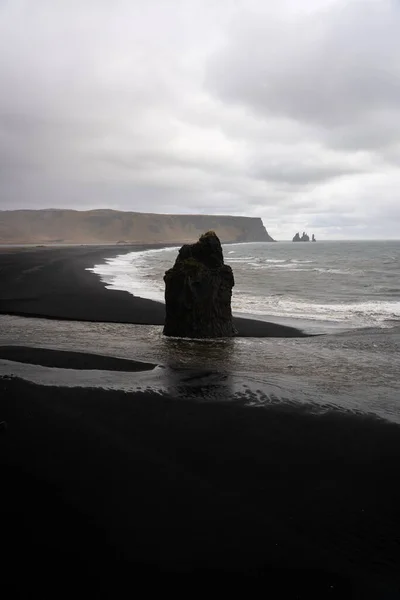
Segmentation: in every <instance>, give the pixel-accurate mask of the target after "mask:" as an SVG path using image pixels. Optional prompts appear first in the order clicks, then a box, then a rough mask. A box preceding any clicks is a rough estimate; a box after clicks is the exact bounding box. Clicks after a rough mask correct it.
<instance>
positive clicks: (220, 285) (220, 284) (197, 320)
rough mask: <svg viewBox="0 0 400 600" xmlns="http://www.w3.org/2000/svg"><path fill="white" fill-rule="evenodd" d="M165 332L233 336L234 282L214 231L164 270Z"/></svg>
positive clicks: (186, 247)
mask: <svg viewBox="0 0 400 600" xmlns="http://www.w3.org/2000/svg"><path fill="white" fill-rule="evenodd" d="M164 282H165V312H166V314H165V325H164V335H168V336H176V337H189V338H216V337H232V336H234V335H235V334H236V333H237V332H236V330H235V327H234V325H233V321H232V310H231V297H232V288H233V286H234V285H235V282H234V278H233V273H232V269H231V267H229V266H228V265H225V264H224V257H223V253H222V247H221V242H220V241H219V238H218V237H217V235H216V233H215V232H214V231H208V232H207V233H204V234H203V235H202V236H201V237H200V239H199V241H198V242H196V243H195V244H185V245H184V246H182V248H181V249H180V250H179V253H178V256H177V258H176V261H175V264H174V266H173V267H172V269H169V270H168V271H166V273H165V275H164Z"/></svg>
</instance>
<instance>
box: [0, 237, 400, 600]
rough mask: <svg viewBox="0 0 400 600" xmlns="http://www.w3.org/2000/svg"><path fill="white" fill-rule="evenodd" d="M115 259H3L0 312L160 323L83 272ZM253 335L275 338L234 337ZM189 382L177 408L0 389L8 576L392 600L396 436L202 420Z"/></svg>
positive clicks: (78, 255)
mask: <svg viewBox="0 0 400 600" xmlns="http://www.w3.org/2000/svg"><path fill="white" fill-rule="evenodd" d="M125 250H126V251H131V249H127V248H120V247H118V248H107V249H104V248H63V249H39V248H38V249H34V250H29V251H27V250H23V251H22V250H21V251H18V252H14V251H13V252H4V251H3V252H2V253H1V254H0V266H1V271H0V285H1V290H0V298H1V299H0V312H3V313H11V314H25V315H30V316H34V315H36V316H37V315H41V316H43V317H50V318H58V319H60V318H64V319H79V320H86V321H92V320H95V317H99V318H100V317H102V318H104V320H105V321H107V320H110V321H111V322H116V321H117V320H118V319H120V320H121V322H134V323H154V324H157V323H160V321H157V319H161V317H162V315H163V306H162V305H161V304H158V303H155V302H151V301H147V300H143V301H142V300H141V299H140V298H133V297H132V296H130V295H129V294H126V293H124V292H115V291H109V290H105V288H104V286H103V285H102V284H101V282H100V281H99V279H98V278H97V277H96V276H95V275H93V274H92V273H90V272H88V271H85V270H84V269H85V268H86V267H91V266H93V265H94V264H96V263H98V262H100V261H101V260H102V259H104V258H105V257H106V256H107V257H108V256H112V255H117V254H120V253H122V252H123V251H125ZM107 317H108V319H107ZM125 319H126V321H125ZM264 326H265V328H264V329H263V327H264ZM252 327H254V328H256V329H255V330H252ZM276 327H277V328H278V330H277V331H278V335H279V336H282V337H285V335H289V336H291V335H294V334H295V333H294V332H296V330H291V331H286V328H283V329H282V328H280V326H278V325H277V326H276ZM252 331H257V332H260V331H262V332H263V335H271V332H272V331H273V330H271V329H270V325H269V324H268V323H265V324H264V323H261V324H257V322H251V321H250V322H249V321H247V320H243V329H242V332H241V334H242V335H253V333H252ZM132 345H134V340H132ZM17 346H18V347H17ZM38 346H40V340H38ZM138 358H139V357H138ZM1 359H6V360H13V361H16V363H15V364H17V363H18V362H27V363H30V364H37V365H44V366H47V367H57V368H63V369H107V370H109V369H113V368H114V369H116V370H119V369H121V370H130V371H132V375H131V376H132V377H133V378H134V377H136V376H137V375H135V373H133V371H136V370H137V371H138V370H142V369H145V368H148V369H151V368H152V367H153V366H154V365H152V364H150V363H149V362H148V361H147V364H145V365H144V366H143V365H142V363H140V362H139V361H136V362H135V361H128V360H125V361H124V360H121V359H118V358H115V357H113V356H110V357H106V356H96V355H95V354H93V353H92V354H87V355H86V354H84V353H82V352H61V351H57V350H48V349H43V348H28V347H24V346H22V345H21V344H18V340H15V346H11V347H1V348H0V360H1ZM155 362H156V361H155ZM150 372H151V371H150ZM73 373H74V372H73V370H72V371H71V378H73V376H74V374H73ZM185 381H187V382H190V369H188V370H187V372H186V378H185V379H183V378H182V385H181V392H180V395H179V398H177V397H173V396H171V395H169V394H166V393H157V391H156V390H153V391H152V392H149V391H137V392H133V393H124V392H122V391H116V390H105V389H100V388H97V389H90V388H75V387H72V388H66V387H65V388H62V387H51V386H44V385H37V384H34V383H30V382H28V381H24V380H23V379H19V378H17V377H3V378H0V469H1V496H0V497H1V503H2V504H1V508H2V515H3V522H2V529H1V535H2V546H3V548H6V550H7V552H6V560H5V562H4V563H3V567H4V572H5V573H7V574H9V575H10V574H14V573H16V574H17V575H18V573H23V574H24V577H25V578H26V580H27V581H28V582H29V581H30V577H31V576H32V575H33V576H35V575H36V576H37V575H38V574H41V573H43V571H45V573H52V574H53V576H58V577H61V578H63V579H59V581H63V580H64V579H66V580H68V581H77V582H78V581H79V578H80V577H84V578H89V579H90V581H91V584H92V585H93V589H98V588H101V587H102V586H104V584H105V582H106V581H107V583H109V579H112V580H113V581H114V582H117V581H120V578H125V577H126V578H127V579H128V580H129V581H130V582H131V584H130V585H134V586H136V585H137V582H138V581H143V580H145V581H147V582H153V581H155V580H154V579H152V577H153V576H159V579H158V581H159V582H160V584H163V582H165V576H166V575H179V577H180V579H179V581H181V582H182V581H184V579H182V577H183V576H187V575H191V576H192V582H193V581H195V582H196V586H197V585H198V586H201V585H202V584H203V583H208V584H210V583H214V582H215V580H219V582H220V583H222V584H223V585H224V589H225V591H226V590H229V589H234V588H235V587H236V585H237V581H238V577H239V576H245V577H246V581H247V582H248V583H247V585H250V579H249V578H253V579H254V578H256V579H257V580H259V579H260V578H263V582H262V586H263V592H264V593H265V595H266V596H267V597H268V596H269V597H271V598H286V597H287V598H300V599H303V598H304V599H308V598H319V599H323V598H360V599H361V598H363V599H364V598H378V599H386V598H399V597H400V574H399V565H400V483H399V481H398V467H399V464H400V428H399V426H398V425H396V424H391V423H389V422H386V421H384V420H381V419H378V418H374V417H372V416H365V415H361V414H352V413H351V412H344V411H339V410H338V411H336V410H334V409H333V408H332V407H331V408H329V409H327V410H326V411H325V412H319V413H318V414H316V413H315V411H313V410H311V409H310V407H309V406H307V405H300V404H298V405H296V404H294V403H291V404H286V403H284V402H282V403H279V404H271V405H269V406H266V407H263V408H254V407H253V408H249V407H248V406H245V405H244V402H243V401H242V400H240V399H238V398H236V397H234V396H233V397H232V398H231V399H230V401H227V398H224V399H223V400H224V401H222V400H219V399H218V396H216V397H215V400H213V401H208V402H204V401H203V397H202V394H201V393H200V390H199V394H198V398H196V393H195V391H196V390H195V389H194V388H193V387H191V388H190V394H189V393H187V394H185V389H186V388H185V385H186V384H185ZM187 385H188V384H187ZM193 577H194V579H193ZM188 589H189V591H188V593H191V591H190V590H192V588H188ZM208 589H211V588H208ZM249 589H250V588H249V587H248V588H247V590H249ZM113 597H115V594H114V595H113Z"/></svg>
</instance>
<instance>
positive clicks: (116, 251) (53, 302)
mask: <svg viewBox="0 0 400 600" xmlns="http://www.w3.org/2000/svg"><path fill="white" fill-rule="evenodd" d="M164 247H165V245H156V244H154V245H149V246H144V245H137V246H92V247H88V246H74V247H63V248H59V247H58V248H48V247H47V248H40V247H36V248H34V249H32V248H31V249H29V250H27V249H26V250H24V251H19V252H18V251H17V252H12V251H11V252H3V253H0V272H1V279H2V284H3V285H2V290H1V292H0V314H8V315H15V316H21V317H34V318H46V319H57V320H71V321H88V322H104V323H134V324H142V325H163V324H164V315H165V306H164V304H162V303H160V302H156V301H154V300H148V299H145V298H141V297H140V296H133V295H132V294H130V293H128V292H123V291H117V290H109V289H107V288H106V284H104V283H103V282H102V281H101V279H100V277H99V276H98V275H96V274H95V273H92V272H91V271H88V270H87V269H90V268H93V266H94V265H96V264H101V263H102V262H105V261H106V260H107V259H109V258H114V257H116V256H118V255H121V254H126V253H129V252H134V251H141V250H152V249H158V248H164ZM233 320H234V323H235V326H236V328H237V330H238V335H239V337H309V335H311V334H307V333H304V332H303V331H301V330H300V329H297V328H295V327H291V326H288V325H280V324H277V323H273V322H267V321H258V320H256V319H246V318H242V317H236V316H234V318H233Z"/></svg>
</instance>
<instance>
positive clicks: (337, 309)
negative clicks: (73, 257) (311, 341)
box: [93, 241, 400, 333]
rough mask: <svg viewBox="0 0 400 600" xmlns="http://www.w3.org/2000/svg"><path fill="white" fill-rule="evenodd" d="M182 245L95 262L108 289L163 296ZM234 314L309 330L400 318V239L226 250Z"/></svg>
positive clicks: (381, 323) (385, 323) (380, 323)
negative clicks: (166, 277)
mask: <svg viewBox="0 0 400 600" xmlns="http://www.w3.org/2000/svg"><path fill="white" fill-rule="evenodd" d="M177 250H178V248H166V249H159V250H150V251H146V252H133V253H130V254H125V255H122V256H119V257H117V258H113V259H110V260H108V261H107V263H106V264H103V265H98V266H96V267H95V268H94V269H93V271H94V272H95V273H97V274H98V275H99V276H100V277H101V279H102V280H103V281H104V282H105V283H106V284H107V286H108V287H109V288H110V289H116V290H125V291H128V292H130V293H132V294H134V295H136V296H142V297H144V298H150V299H152V300H159V301H163V300H164V282H163V275H164V272H165V271H166V270H167V269H168V268H170V267H171V266H172V265H173V263H174V261H175V258H176V255H177ZM223 250H224V258H225V262H226V263H227V264H229V265H231V267H232V269H233V273H234V277H235V287H234V289H233V295H232V310H233V312H234V314H237V315H241V316H250V317H254V318H257V319H261V320H273V321H276V322H280V323H284V324H288V323H290V324H292V325H294V326H297V327H301V328H303V329H305V330H306V331H309V332H321V333H322V332H325V331H326V332H328V331H330V330H331V329H332V328H334V329H337V328H340V329H342V330H344V329H349V328H351V329H352V328H363V327H383V328H385V327H390V326H392V325H393V324H396V322H398V323H400V242H398V241H382V242H381V241H371V242H317V243H315V244H313V243H293V242H279V243H276V244H272V243H262V242H260V243H246V244H228V245H225V246H224V247H223Z"/></svg>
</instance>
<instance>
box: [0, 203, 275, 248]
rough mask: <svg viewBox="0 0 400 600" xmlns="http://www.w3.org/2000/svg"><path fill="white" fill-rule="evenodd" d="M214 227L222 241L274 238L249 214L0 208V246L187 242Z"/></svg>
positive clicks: (193, 240)
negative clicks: (246, 215)
mask: <svg viewBox="0 0 400 600" xmlns="http://www.w3.org/2000/svg"><path fill="white" fill-rule="evenodd" d="M209 229H212V230H214V231H215V232H216V233H217V235H218V237H219V238H220V240H221V242H273V241H274V240H273V239H272V238H271V236H270V235H269V234H268V232H267V230H266V229H265V227H264V225H263V222H262V220H261V219H259V218H253V217H230V216H214V215H159V214H151V213H134V212H120V211H115V210H90V211H76V210H56V209H49V210H11V211H0V244H116V243H126V244H130V243H143V244H151V243H175V242H177V243H187V242H195V241H196V240H197V239H198V238H199V236H200V235H201V234H202V233H204V231H208V230H209Z"/></svg>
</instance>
